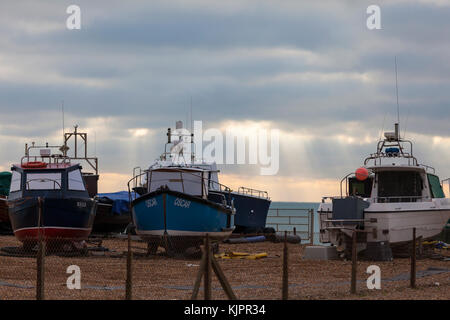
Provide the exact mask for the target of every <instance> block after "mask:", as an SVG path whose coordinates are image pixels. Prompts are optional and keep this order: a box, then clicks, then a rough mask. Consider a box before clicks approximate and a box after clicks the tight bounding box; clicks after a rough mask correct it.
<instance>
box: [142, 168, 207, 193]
mask: <svg viewBox="0 0 450 320" xmlns="http://www.w3.org/2000/svg"><path fill="white" fill-rule="evenodd" d="M161 187H168V188H169V189H170V190H173V191H178V192H182V193H185V194H189V195H192V196H197V197H201V198H207V196H208V171H204V170H200V169H194V168H188V167H185V168H182V167H174V168H170V167H166V168H160V169H152V170H149V171H147V192H149V193H150V192H154V191H156V190H158V189H159V188H161Z"/></svg>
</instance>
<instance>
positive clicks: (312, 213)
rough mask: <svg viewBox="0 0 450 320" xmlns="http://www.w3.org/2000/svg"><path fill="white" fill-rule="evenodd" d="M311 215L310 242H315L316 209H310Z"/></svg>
mask: <svg viewBox="0 0 450 320" xmlns="http://www.w3.org/2000/svg"><path fill="white" fill-rule="evenodd" d="M309 213H310V216H311V225H310V231H309V232H310V237H311V238H310V244H311V245H313V244H314V209H310V210H309Z"/></svg>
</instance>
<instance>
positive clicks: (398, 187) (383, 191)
mask: <svg viewBox="0 0 450 320" xmlns="http://www.w3.org/2000/svg"><path fill="white" fill-rule="evenodd" d="M422 190H423V181H422V178H421V176H420V174H419V173H418V172H416V171H382V172H379V173H378V202H416V201H418V200H420V199H421V198H422Z"/></svg>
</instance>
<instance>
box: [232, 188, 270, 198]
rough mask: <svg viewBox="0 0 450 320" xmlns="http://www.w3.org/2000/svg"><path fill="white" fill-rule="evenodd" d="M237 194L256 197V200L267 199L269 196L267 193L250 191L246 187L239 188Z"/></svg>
mask: <svg viewBox="0 0 450 320" xmlns="http://www.w3.org/2000/svg"><path fill="white" fill-rule="evenodd" d="M238 193H240V194H244V195H250V196H256V197H258V198H264V199H269V194H268V193H267V191H262V190H256V189H251V188H247V187H239V189H238Z"/></svg>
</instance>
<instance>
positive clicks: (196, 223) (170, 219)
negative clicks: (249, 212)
mask: <svg viewBox="0 0 450 320" xmlns="http://www.w3.org/2000/svg"><path fill="white" fill-rule="evenodd" d="M145 175H146V180H147V190H148V192H146V193H145V194H143V195H141V196H140V197H139V198H137V199H135V200H133V201H132V202H131V212H132V217H133V222H134V225H135V227H136V234H137V235H139V236H140V237H141V238H142V239H144V240H146V241H148V242H149V243H152V244H154V246H155V247H157V245H158V244H159V243H160V241H161V240H162V239H164V238H166V237H170V239H171V243H172V245H174V246H175V247H179V246H182V247H189V246H197V245H199V244H200V243H201V241H202V239H203V238H204V236H205V235H206V234H208V235H209V236H210V237H211V238H212V239H226V238H227V237H229V236H230V234H231V233H232V231H233V229H234V227H233V226H234V209H233V208H232V207H231V206H229V205H227V203H226V201H225V198H224V199H223V200H224V201H223V203H217V202H213V201H211V200H208V188H207V183H208V180H207V178H205V177H207V176H208V172H207V171H206V170H201V169H194V168H188V167H185V168H182V167H164V168H159V169H152V170H148V171H147V172H146V173H145Z"/></svg>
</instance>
